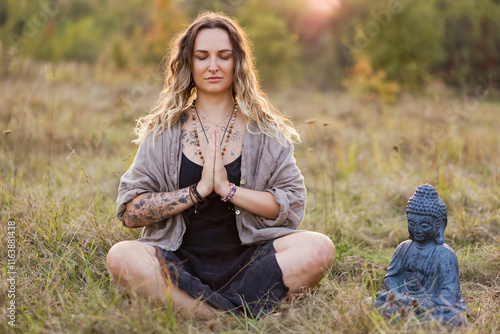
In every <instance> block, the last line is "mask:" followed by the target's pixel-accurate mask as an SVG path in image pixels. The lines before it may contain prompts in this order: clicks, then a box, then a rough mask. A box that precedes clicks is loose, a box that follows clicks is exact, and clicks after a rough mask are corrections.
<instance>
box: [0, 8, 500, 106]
mask: <svg viewBox="0 0 500 334" xmlns="http://www.w3.org/2000/svg"><path fill="white" fill-rule="evenodd" d="M204 10H214V11H222V12H224V13H226V14H228V15H231V16H234V17H236V18H237V19H238V21H239V22H240V23H241V24H242V26H243V27H244V28H245V30H246V31H247V32H248V34H249V36H250V38H251V40H252V41H253V44H254V52H255V58H256V63H257V68H258V69H259V76H260V78H261V80H262V82H263V84H264V85H266V86H268V87H274V86H275V87H283V86H286V85H291V84H292V85H298V86H301V85H303V86H308V87H309V86H313V87H317V88H319V89H331V88H340V87H343V86H344V87H349V89H357V90H358V91H359V90H361V91H362V90H365V89H368V90H370V91H371V92H372V93H373V94H375V95H380V96H379V97H377V98H378V99H381V100H392V96H391V94H392V95H395V94H396V93H397V91H398V90H399V88H401V89H405V90H409V91H415V90H421V89H423V88H424V87H425V86H426V84H427V83H429V82H430V81H433V80H437V81H443V82H445V83H447V84H449V85H450V86H452V87H456V88H459V89H460V90H461V91H462V92H463V93H473V92H474V93H476V96H477V95H478V93H477V91H478V84H480V85H482V89H483V91H484V90H486V89H488V88H493V87H492V86H493V85H495V84H496V83H497V82H496V81H495V80H493V78H498V77H499V76H500V34H498V31H500V23H499V22H500V21H499V20H498V17H500V3H499V1H497V0H429V1H418V2H417V1H415V0H386V1H368V0H350V1H346V0H344V1H342V0H317V1H305V0H288V1H285V0H276V1H266V0H216V1H208V0H130V1H119V0H107V1H99V0H86V1H82V0H75V1H70V0H39V1H28V0H3V1H2V2H1V3H0V43H1V44H0V47H1V52H0V57H1V64H2V67H1V73H3V74H4V75H6V74H8V72H9V64H10V62H11V60H12V59H13V58H14V57H30V58H34V59H40V60H44V61H51V62H59V61H78V62H102V63H105V64H108V65H113V66H116V67H118V68H124V69H125V68H130V67H141V66H147V65H157V64H159V63H160V62H161V61H162V59H164V56H165V55H166V54H167V53H168V43H169V42H170V40H171V38H172V36H173V35H174V34H175V33H177V32H179V31H180V30H182V29H183V28H184V27H186V26H187V25H188V24H189V22H190V21H191V20H192V19H193V18H194V17H196V15H198V13H200V12H201V11H204ZM360 64H365V65H366V64H369V66H370V68H371V71H372V74H371V75H372V76H373V77H372V79H371V80H368V81H369V83H365V84H366V85H365V87H364V88H363V87H361V88H360V87H357V85H358V84H361V83H362V81H363V80H361V78H362V76H361V77H360V76H359V66H361V65H360ZM365 65H363V66H365ZM356 66H358V69H356ZM354 73H358V77H357V78H354V77H353V78H349V76H351V75H353V74H354ZM346 78H347V79H348V80H347V81H346V80H345V79H346ZM360 80H361V81H360ZM373 80H375V81H376V82H374V81H373ZM348 82H350V83H349V84H346V83H348ZM385 84H389V85H385ZM370 85H371V86H372V87H371V88H369V87H368V86H370ZM384 85H385V86H384ZM355 86H356V87H355ZM396 86H397V87H398V88H395V87H396ZM390 92H392V93H390ZM384 94H386V95H384ZM387 94H389V95H387Z"/></svg>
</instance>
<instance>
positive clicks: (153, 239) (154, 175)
mask: <svg viewBox="0 0 500 334" xmlns="http://www.w3.org/2000/svg"><path fill="white" fill-rule="evenodd" d="M180 134H181V127H180V122H177V123H176V124H174V125H173V126H172V127H171V128H170V130H169V129H166V130H165V131H163V132H162V133H161V134H160V135H159V136H157V137H156V138H155V139H154V143H153V136H152V135H149V136H147V137H146V138H145V139H144V140H143V142H142V143H141V144H140V145H139V148H138V150H137V155H136V157H135V159H134V162H133V163H132V165H131V166H130V168H129V169H128V171H127V172H126V173H125V174H123V176H122V177H121V180H120V186H119V189H118V198H117V200H116V203H117V210H116V211H117V217H118V219H120V220H121V221H122V222H123V214H124V211H125V205H126V204H127V203H128V202H129V201H131V200H132V199H134V198H135V197H136V196H137V195H139V194H142V193H145V192H169V191H174V190H177V189H179V174H180V165H181V157H182V144H181V141H180ZM241 155H242V157H241V181H240V184H239V186H240V187H246V188H249V189H254V190H259V191H268V192H270V193H272V194H274V198H275V200H276V202H277V203H278V204H279V206H280V213H279V216H278V218H277V219H276V220H272V219H265V218H263V217H260V216H257V215H255V214H253V213H251V212H248V211H246V210H244V209H242V208H240V207H235V214H236V225H237V228H238V233H239V236H240V240H241V242H242V244H243V245H252V244H259V243H263V242H265V241H267V240H271V239H275V238H279V237H281V236H284V235H287V234H290V233H293V232H296V229H297V227H298V226H299V225H300V223H301V222H302V219H303V218H304V213H305V206H306V188H305V185H304V177H303V176H302V174H301V173H300V170H299V169H298V168H297V165H296V163H295V158H294V156H293V145H292V144H291V143H289V142H287V144H286V146H284V145H282V144H280V143H279V142H278V141H277V140H276V139H274V138H271V137H269V136H267V135H265V134H263V133H261V132H260V131H259V129H258V128H257V126H256V125H255V124H254V123H250V124H249V125H248V127H247V129H246V131H245V135H244V141H243V148H242V154H241ZM185 231H186V224H185V223H184V219H183V217H182V214H180V213H179V214H176V215H174V216H172V217H169V218H166V219H165V220H163V221H161V222H159V223H156V224H152V225H148V226H145V227H144V228H143V230H142V234H141V238H140V239H139V241H143V242H146V243H148V244H150V245H157V246H159V247H160V248H163V249H165V250H171V251H174V250H177V249H178V248H179V247H180V245H181V242H182V237H183V235H184V232H185Z"/></svg>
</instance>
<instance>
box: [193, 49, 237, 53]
mask: <svg viewBox="0 0 500 334" xmlns="http://www.w3.org/2000/svg"><path fill="white" fill-rule="evenodd" d="M196 52H203V53H208V51H207V50H194V52H193V53H196ZM221 52H233V50H231V49H222V50H218V51H217V53H221Z"/></svg>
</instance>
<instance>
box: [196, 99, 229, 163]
mask: <svg viewBox="0 0 500 334" xmlns="http://www.w3.org/2000/svg"><path fill="white" fill-rule="evenodd" d="M191 108H192V112H193V117H192V120H193V131H194V137H195V139H196V148H197V150H198V155H199V156H200V158H201V161H202V162H205V160H204V158H203V153H202V152H201V146H200V138H199V136H198V130H197V129H196V117H198V121H199V122H200V126H201V130H202V131H203V134H204V135H205V139H206V140H207V143H209V141H208V137H207V134H206V132H205V127H204V126H203V123H202V122H201V118H200V115H199V114H198V110H197V109H196V100H193V103H192V104H191ZM237 110H238V102H234V108H233V116H232V117H230V118H229V120H228V121H227V124H226V128H225V129H224V134H223V135H222V137H221V141H220V144H219V146H221V149H222V151H221V155H222V156H224V152H226V146H227V143H228V142H229V137H230V136H231V133H232V132H233V127H234V120H235V119H236V111H237ZM224 118H226V117H224ZM205 119H206V118H205ZM207 120H208V119H207ZM210 123H212V124H213V122H210ZM219 124H220V122H219ZM214 125H215V124H214ZM226 133H227V136H226ZM224 139H225V140H224Z"/></svg>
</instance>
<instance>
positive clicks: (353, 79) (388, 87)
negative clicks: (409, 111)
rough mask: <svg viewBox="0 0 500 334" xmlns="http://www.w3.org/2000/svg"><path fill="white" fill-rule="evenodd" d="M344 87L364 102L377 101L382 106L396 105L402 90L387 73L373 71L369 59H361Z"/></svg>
mask: <svg viewBox="0 0 500 334" xmlns="http://www.w3.org/2000/svg"><path fill="white" fill-rule="evenodd" d="M342 85H343V86H344V87H346V88H348V89H349V91H351V92H353V93H354V94H355V95H358V96H356V97H359V98H361V99H362V100H367V101H375V102H379V103H381V104H387V103H394V102H396V100H397V97H398V93H399V91H400V90H401V87H400V85H399V84H398V83H397V82H396V81H391V80H388V79H387V73H386V72H385V71H382V70H379V71H377V72H374V71H373V67H372V65H371V63H370V59H369V58H368V57H360V58H359V60H358V61H357V62H356V64H354V66H353V67H352V69H351V70H350V71H349V77H348V78H346V79H345V80H344V81H343V82H342Z"/></svg>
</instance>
